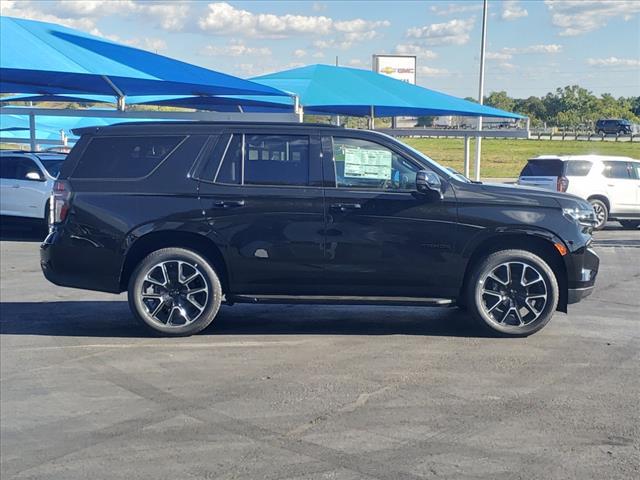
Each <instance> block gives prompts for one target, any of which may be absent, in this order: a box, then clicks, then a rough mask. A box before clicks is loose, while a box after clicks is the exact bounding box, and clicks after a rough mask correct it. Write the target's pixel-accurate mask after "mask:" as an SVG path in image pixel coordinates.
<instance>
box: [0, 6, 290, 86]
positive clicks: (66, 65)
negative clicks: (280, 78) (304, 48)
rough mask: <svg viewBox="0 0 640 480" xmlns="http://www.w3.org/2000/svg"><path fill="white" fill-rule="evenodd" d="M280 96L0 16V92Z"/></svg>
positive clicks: (88, 37) (48, 26)
mask: <svg viewBox="0 0 640 480" xmlns="http://www.w3.org/2000/svg"><path fill="white" fill-rule="evenodd" d="M118 90H119V91H120V92H121V93H122V94H124V95H127V96H129V95H159V94H164V95H167V94H173V95H283V93H282V92H280V91H279V90H277V89H274V88H273V87H269V86H266V85H261V84H256V83H254V82H250V81H248V80H243V79H241V78H238V77H234V76H231V75H225V74H223V73H219V72H214V71H212V70H207V69H206V68H201V67H197V66H195V65H191V64H188V63H184V62H180V61H178V60H174V59H172V58H168V57H165V56H162V55H157V54H154V53H151V52H147V51H144V50H140V49H137V48H133V47H128V46H124V45H119V44H117V43H114V42H111V41H109V40H106V39H103V38H99V37H95V36H93V35H88V34H86V33H83V32H80V31H78V30H72V29H70V28H66V27H62V26H60V25H54V24H51V23H44V22H36V21H33V20H23V19H17V18H12V17H0V92H3V93H8V92H12V93H40V94H51V93H66V94H69V93H95V94H101V95H116V94H117V91H118Z"/></svg>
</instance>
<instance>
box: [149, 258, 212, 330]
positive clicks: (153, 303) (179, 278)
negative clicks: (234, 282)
mask: <svg viewBox="0 0 640 480" xmlns="http://www.w3.org/2000/svg"><path fill="white" fill-rule="evenodd" d="M138 294H139V298H140V301H141V303H142V305H143V307H144V308H145V310H146V313H147V314H148V315H149V317H150V318H151V320H152V321H154V322H156V323H158V324H160V325H161V326H163V327H184V326H186V325H190V324H192V323H193V322H195V321H196V320H197V319H198V318H200V316H201V315H202V312H204V310H205V308H206V305H207V302H208V301H209V285H208V284H207V280H206V278H205V276H204V273H203V272H202V271H201V270H200V268H199V266H198V264H197V263H191V262H186V261H184V260H167V261H164V262H160V263H158V264H156V265H154V266H152V267H151V268H149V270H147V273H146V274H145V276H144V279H143V281H142V285H141V286H140V291H139V292H138Z"/></svg>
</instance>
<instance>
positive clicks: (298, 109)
mask: <svg viewBox="0 0 640 480" xmlns="http://www.w3.org/2000/svg"><path fill="white" fill-rule="evenodd" d="M292 97H293V113H294V114H295V115H297V117H298V123H302V122H303V121H304V108H303V107H302V105H300V97H298V96H297V95H292Z"/></svg>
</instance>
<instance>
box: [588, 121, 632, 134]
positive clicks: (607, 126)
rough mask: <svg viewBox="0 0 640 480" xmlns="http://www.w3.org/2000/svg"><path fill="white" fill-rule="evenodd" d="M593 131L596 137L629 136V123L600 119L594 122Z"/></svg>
mask: <svg viewBox="0 0 640 480" xmlns="http://www.w3.org/2000/svg"><path fill="white" fill-rule="evenodd" d="M595 130H596V133H597V134H598V135H606V134H612V135H616V134H625V133H626V134H630V133H631V122H630V121H629V120H623V119H609V120H606V119H600V120H598V121H597V122H596V129H595Z"/></svg>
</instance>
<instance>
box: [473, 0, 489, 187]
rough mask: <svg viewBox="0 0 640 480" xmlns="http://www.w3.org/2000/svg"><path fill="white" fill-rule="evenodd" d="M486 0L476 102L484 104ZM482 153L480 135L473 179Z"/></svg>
mask: <svg viewBox="0 0 640 480" xmlns="http://www.w3.org/2000/svg"><path fill="white" fill-rule="evenodd" d="M487 10H488V9H487V0H484V2H483V11H482V42H481V45H480V82H479V86H478V102H479V103H480V105H482V104H483V103H484V51H485V45H486V43H487ZM478 132H482V117H478ZM481 153H482V133H480V135H478V136H477V137H476V164H475V177H476V180H477V181H479V180H480V155H481Z"/></svg>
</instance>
